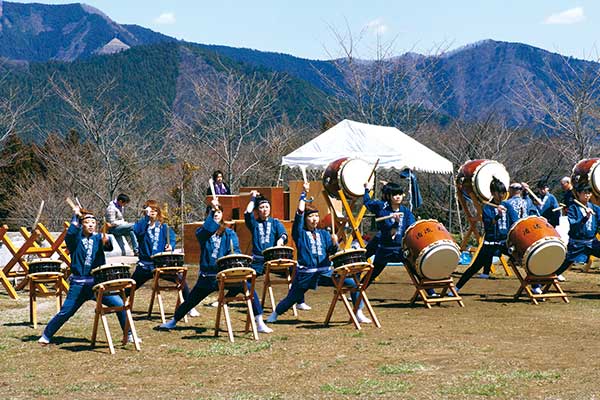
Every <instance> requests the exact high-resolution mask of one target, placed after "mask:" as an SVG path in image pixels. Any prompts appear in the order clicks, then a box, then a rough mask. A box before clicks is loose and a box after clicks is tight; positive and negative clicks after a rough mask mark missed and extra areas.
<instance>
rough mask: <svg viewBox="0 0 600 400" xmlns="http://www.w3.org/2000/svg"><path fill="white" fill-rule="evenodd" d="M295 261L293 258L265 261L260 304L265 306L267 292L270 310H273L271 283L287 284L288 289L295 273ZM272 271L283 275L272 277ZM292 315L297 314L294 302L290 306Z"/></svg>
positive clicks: (273, 300)
mask: <svg viewBox="0 0 600 400" xmlns="http://www.w3.org/2000/svg"><path fill="white" fill-rule="evenodd" d="M296 265H297V263H296V261H294V260H285V259H279V260H271V261H267V262H266V263H265V280H264V284H263V290H262V296H261V299H260V304H261V305H262V306H263V307H264V306H265V299H266V297H267V292H268V293H269V299H270V300H271V310H273V311H275V296H274V295H273V285H287V288H288V289H289V288H290V287H292V281H293V280H294V276H295V275H296ZM272 273H275V274H277V273H279V274H282V275H283V279H273V277H272V276H271V274H272ZM292 310H293V312H294V317H297V316H298V310H297V308H296V304H294V305H293V306H292Z"/></svg>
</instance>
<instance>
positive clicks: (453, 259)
mask: <svg viewBox="0 0 600 400" xmlns="http://www.w3.org/2000/svg"><path fill="white" fill-rule="evenodd" d="M419 258H420V262H419V260H417V266H418V268H419V270H418V272H420V274H421V276H423V277H424V278H427V279H434V280H437V279H445V278H447V277H449V276H450V274H452V273H453V272H454V270H456V267H457V266H458V260H459V259H460V253H459V252H458V250H457V249H456V246H453V245H451V244H440V245H436V246H432V247H431V249H430V250H429V251H426V252H425V254H424V255H423V256H422V257H419Z"/></svg>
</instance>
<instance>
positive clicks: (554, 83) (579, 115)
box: [514, 57, 600, 165]
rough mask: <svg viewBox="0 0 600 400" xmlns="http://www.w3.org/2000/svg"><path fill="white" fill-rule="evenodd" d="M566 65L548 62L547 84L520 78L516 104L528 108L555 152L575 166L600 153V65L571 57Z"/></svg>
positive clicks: (566, 58) (543, 70) (523, 77)
mask: <svg viewBox="0 0 600 400" xmlns="http://www.w3.org/2000/svg"><path fill="white" fill-rule="evenodd" d="M561 60H562V64H560V65H551V64H550V61H549V60H546V61H545V64H544V67H543V68H541V69H540V70H541V71H542V72H545V73H546V74H547V79H546V81H545V82H540V80H539V79H534V77H533V76H526V75H523V74H521V75H520V83H521V85H520V89H521V90H519V91H517V90H515V91H514V96H515V98H516V101H515V104H516V105H517V106H520V107H522V108H524V109H526V110H527V111H528V112H529V114H530V115H531V117H532V122H533V123H535V124H536V125H537V126H539V127H541V128H542V129H541V130H542V131H543V133H544V134H545V135H546V136H547V137H548V139H549V140H551V141H552V142H553V143H555V144H556V145H557V146H555V151H558V152H560V154H561V155H562V156H563V157H564V158H565V159H566V160H567V161H568V162H569V164H571V165H573V164H574V163H575V162H577V161H578V160H580V159H582V158H588V157H590V156H592V155H595V154H596V153H597V150H598V144H597V140H598V133H599V132H598V126H599V125H600V66H599V64H598V63H597V62H596V63H590V62H585V61H581V60H577V59H573V58H571V57H562V58H561ZM598 61H600V59H599V60H598Z"/></svg>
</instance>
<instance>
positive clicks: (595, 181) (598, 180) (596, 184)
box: [589, 162, 600, 193]
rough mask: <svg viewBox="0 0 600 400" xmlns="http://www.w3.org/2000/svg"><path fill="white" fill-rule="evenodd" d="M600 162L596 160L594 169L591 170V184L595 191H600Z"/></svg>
mask: <svg viewBox="0 0 600 400" xmlns="http://www.w3.org/2000/svg"><path fill="white" fill-rule="evenodd" d="M598 164H600V163H598V162H596V163H595V164H594V165H593V166H592V170H591V171H590V176H589V180H590V185H592V189H594V193H600V168H598Z"/></svg>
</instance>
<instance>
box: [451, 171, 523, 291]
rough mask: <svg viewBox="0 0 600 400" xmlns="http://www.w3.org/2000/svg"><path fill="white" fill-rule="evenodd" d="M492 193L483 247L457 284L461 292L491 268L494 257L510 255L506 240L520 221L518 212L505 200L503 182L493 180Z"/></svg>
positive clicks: (485, 209) (484, 213) (485, 212)
mask: <svg viewBox="0 0 600 400" xmlns="http://www.w3.org/2000/svg"><path fill="white" fill-rule="evenodd" d="M490 192H491V193H492V201H491V203H489V204H485V205H484V206H483V210H482V219H483V228H484V230H485V235H484V237H483V245H482V246H481V248H480V249H479V252H478V253H477V257H475V260H473V262H472V263H471V265H470V266H469V268H467V270H466V271H465V272H464V273H463V274H462V276H461V277H460V280H459V281H458V283H457V284H456V290H460V289H461V288H462V287H463V286H464V285H465V283H467V282H468V281H469V279H471V277H472V276H473V275H475V273H476V272H478V271H479V270H480V269H481V268H482V267H483V268H491V265H492V261H493V258H494V256H496V257H500V256H501V255H502V254H507V255H508V249H507V248H506V238H507V235H508V231H509V230H510V228H511V226H512V225H513V224H514V223H515V222H516V221H517V220H518V216H517V212H516V211H515V209H514V208H513V207H512V206H511V204H510V203H509V202H508V201H506V200H504V197H505V196H506V186H504V183H502V181H500V180H499V179H497V178H495V177H494V178H492V182H491V183H490Z"/></svg>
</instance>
